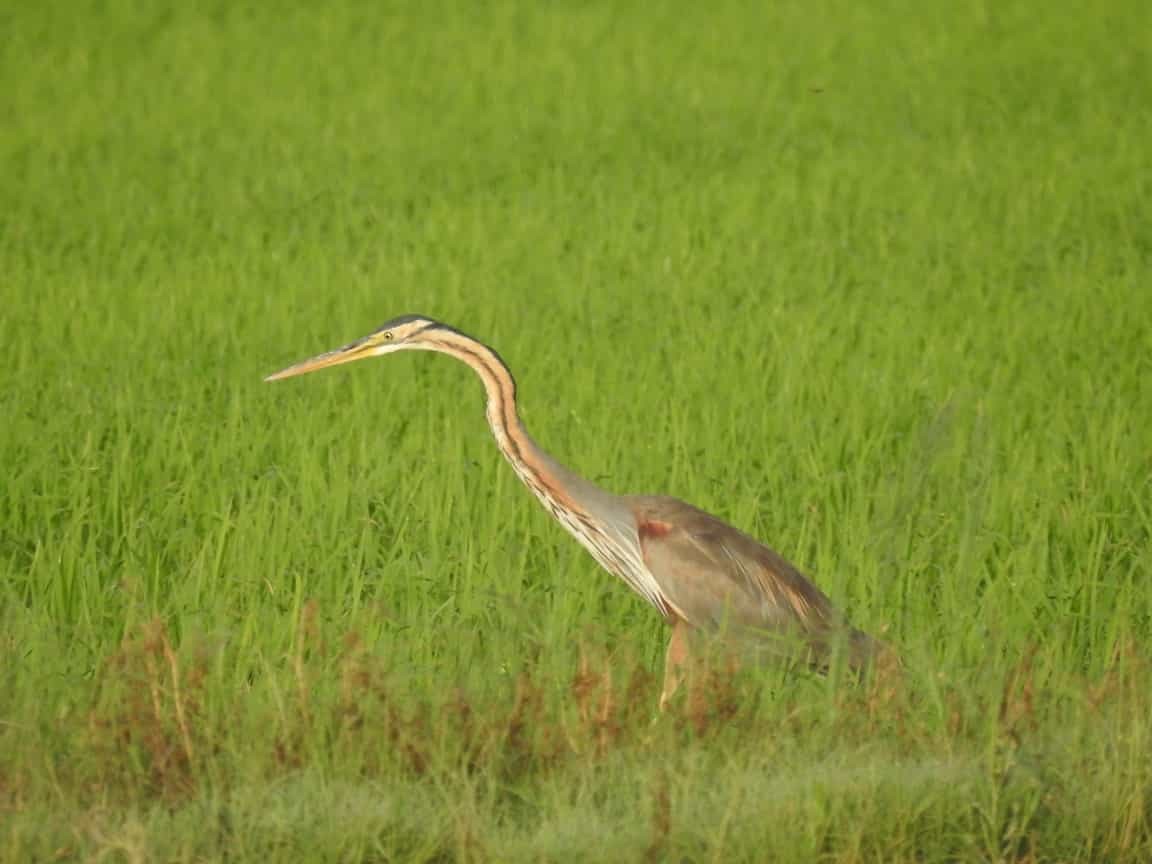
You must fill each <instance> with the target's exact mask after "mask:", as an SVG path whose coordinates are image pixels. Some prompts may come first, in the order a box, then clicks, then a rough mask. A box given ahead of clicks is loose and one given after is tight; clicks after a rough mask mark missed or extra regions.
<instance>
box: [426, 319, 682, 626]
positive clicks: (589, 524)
mask: <svg viewBox="0 0 1152 864" xmlns="http://www.w3.org/2000/svg"><path fill="white" fill-rule="evenodd" d="M419 347H421V348H427V349H429V350H432V351H439V352H441V353H444V354H451V355H452V356H453V357H455V358H456V359H458V360H461V361H463V362H464V363H467V364H468V365H469V366H471V367H472V369H473V371H475V372H476V374H477V375H479V376H480V380H481V381H483V382H484V390H485V392H486V393H487V395H488V405H487V412H486V413H487V415H488V425H489V426H491V427H492V435H493V436H494V437H495V438H496V444H497V445H498V446H499V447H500V452H501V453H503V454H504V458H505V459H507V460H508V462H509V463H510V464H511V465H512V467H513V468H514V469H515V471H516V474H517V476H519V477H520V479H521V480H522V481H524V485H525V486H527V487H528V488H529V489H530V490H531V491H532V494H533V495H535V496H536V497H537V498H538V499H539V501H540V503H541V504H543V505H544V507H545V508H546V509H547V510H548V512H549V513H551V514H552V515H553V516H554V517H555V518H556V520H557V521H558V522H560V524H561V525H563V526H564V527H565V528H566V529H567V530H568V532H569V533H570V534H572V536H573V537H575V538H576V539H577V540H578V541H580V543H581V545H583V546H584V547H585V548H586V549H587V550H588V551H589V552H590V553H591V554H592V557H593V558H595V559H596V560H597V561H598V562H599V563H600V564H601V566H603V567H604V568H605V569H607V570H608V571H609V572H610V573H615V574H616V575H617V576H619V577H620V578H622V579H623V580H624V581H625V582H627V583H628V584H629V585H630V586H631V587H632V589H633V590H634V591H636V592H637V593H638V594H640V596H642V597H644V599H645V600H647V601H648V602H649V603H651V604H652V605H653V606H654V607H655V608H656V609H657V611H659V612H660V614H661V615H664V616H667V615H668V614H669V612H668V609H669V607H668V604H667V601H666V599H665V598H664V596H663V594H662V592H661V590H660V588H659V586H658V585H657V584H656V583H655V582H654V580H653V579H652V577H651V576H650V574H648V572H647V569H646V567H645V565H644V563H643V556H642V553H641V551H640V547H639V541H638V538H637V534H636V525H635V521H634V518H633V515H632V513H631V511H630V510H629V509H628V507H627V505H626V504H625V501H624V499H623V498H620V497H619V496H616V495H612V494H611V493H609V492H606V491H604V490H603V489H601V488H600V487H599V486H597V485H596V484H594V483H590V482H589V481H587V480H585V479H584V478H583V477H581V476H580V475H578V474H576V473H575V472H574V471H570V470H569V469H568V468H566V467H565V466H563V465H561V464H560V463H559V462H557V461H556V460H555V459H553V458H552V457H551V456H550V455H548V454H547V453H545V452H544V450H543V449H541V448H540V446H539V445H538V444H537V443H536V442H535V441H533V440H532V437H531V436H530V435H529V434H528V431H527V430H526V429H525V428H524V424H523V423H522V422H521V421H520V415H519V413H518V412H517V410H516V381H515V380H514V379H513V378H512V373H511V372H509V371H508V367H507V366H506V365H505V364H504V361H503V360H501V359H500V355H499V354H497V353H496V352H495V351H493V350H492V349H491V348H489V347H488V346H487V345H485V344H484V343H482V342H478V341H476V340H475V339H473V338H472V337H470V336H465V335H464V334H463V333H461V332H459V331H458V330H452V329H450V328H447V327H443V328H437V329H436V331H435V332H434V333H431V334H429V335H428V336H426V337H425V338H424V339H423V340H422V343H421V344H420V346H419Z"/></svg>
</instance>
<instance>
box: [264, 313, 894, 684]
mask: <svg viewBox="0 0 1152 864" xmlns="http://www.w3.org/2000/svg"><path fill="white" fill-rule="evenodd" d="M402 349H422V350H428V351H436V352H439V353H443V354H449V355H451V356H453V357H455V358H457V359H458V360H461V361H462V362H464V363H467V364H468V365H469V366H470V367H471V368H472V369H473V370H474V371H475V372H476V373H477V375H479V376H480V379H481V381H482V382H483V384H484V389H485V392H486V395H487V405H486V414H487V418H488V424H489V426H490V427H491V429H492V434H493V436H494V437H495V439H496V444H497V446H498V447H499V448H500V451H501V452H502V453H503V454H504V456H505V458H506V459H507V460H508V462H509V464H511V466H512V468H513V469H514V470H515V471H516V474H517V475H518V476H519V477H520V479H521V480H522V481H523V482H524V484H525V485H526V486H527V487H528V488H529V490H531V492H532V493H533V494H534V495H535V496H536V497H537V498H538V499H539V500H540V503H541V504H543V505H544V507H545V509H547V510H548V512H549V513H551V514H552V515H553V516H554V517H555V518H556V519H557V521H559V522H560V524H561V525H563V526H564V527H565V528H566V529H567V530H568V531H569V532H570V533H571V534H572V535H573V536H574V537H575V538H576V539H577V540H578V541H580V543H581V544H582V545H583V546H584V547H585V548H586V549H587V550H588V551H589V552H590V553H591V554H592V557H593V558H595V559H596V561H597V562H599V564H600V565H601V566H602V567H604V569H606V570H608V571H609V572H610V573H612V574H614V575H616V576H618V577H620V578H621V579H622V580H623V581H624V582H625V583H627V584H628V586H629V587H630V588H632V589H633V590H634V591H635V592H636V593H637V594H639V595H640V596H641V597H643V598H644V599H645V600H646V601H647V602H648V603H649V604H650V605H652V606H653V607H654V608H655V609H656V611H658V612H659V613H660V614H661V615H662V616H663V617H664V618H665V620H666V621H668V622H669V623H670V624H671V625H672V638H671V640H670V642H669V645H668V653H667V658H666V663H665V678H664V692H663V693H662V695H661V699H660V704H661V706H662V707H663V706H664V704H665V703H666V702H667V700H668V698H669V697H670V696H671V695H672V693H673V692H674V691H675V689H676V688H677V686H678V684H679V681H680V675H681V669H682V667H683V666H684V664H685V663H686V662H687V659H688V657H687V654H688V651H689V647H688V638H687V637H688V634H689V633H690V632H692V631H704V632H712V633H721V634H722V635H723V636H724V637H725V640H726V641H727V642H729V643H731V644H737V645H742V646H748V647H749V648H750V649H759V650H763V651H764V652H765V653H767V654H769V655H777V656H786V657H793V658H798V659H802V660H804V661H806V662H808V663H810V664H812V665H814V666H817V667H824V666H826V665H827V664H828V662H829V660H830V657H831V655H832V653H833V652H834V651H835V650H837V646H842V647H841V648H840V649H839V650H842V652H843V655H844V657H845V658H846V660H847V661H848V662H849V663H850V664H851V665H853V666H856V667H861V666H864V665H865V664H867V663H868V661H869V660H871V659H873V658H874V657H875V656H877V655H878V654H879V653H880V652H881V651H883V650H884V648H883V646H881V645H880V643H878V642H876V641H875V640H873V639H871V638H870V637H869V636H867V635H865V634H864V633H862V632H860V631H859V630H856V629H854V628H852V627H851V626H849V625H848V624H847V623H846V622H845V621H844V619H843V618H842V617H841V615H840V614H839V613H838V612H837V611H836V609H835V608H834V607H833V606H832V603H831V602H830V601H829V599H828V598H827V597H826V596H825V595H824V593H823V592H821V591H820V589H819V588H817V587H816V586H815V585H813V584H812V583H811V582H810V581H808V580H807V579H806V578H805V577H804V576H803V575H802V574H801V573H800V572H799V571H798V570H797V569H796V568H795V567H793V566H792V565H791V564H790V563H788V561H786V560H785V559H784V558H782V557H781V556H780V555H778V554H777V553H776V552H774V551H773V550H772V549H770V548H768V547H767V546H765V545H764V544H762V543H760V542H759V541H758V540H756V539H754V538H752V537H750V536H748V535H747V534H744V533H743V532H741V531H739V530H737V529H736V528H734V527H732V526H731V525H729V524H727V523H726V522H724V521H722V520H720V519H718V518H717V517H715V516H713V515H711V514H709V513H706V512H704V511H703V510H700V509H698V508H696V507H693V506H692V505H690V504H687V503H685V502H683V501H680V500H678V499H676V498H670V497H665V496H647V495H616V494H613V493H611V492H608V491H607V490H605V489H602V488H601V487H599V486H597V485H596V484H594V483H592V482H590V481H588V480H586V479H584V478H583V477H581V476H579V475H578V474H576V473H575V472H573V471H571V470H570V469H568V468H567V467H565V466H564V465H562V464H561V463H560V462H558V461H557V460H556V459H554V458H552V457H551V456H550V455H549V454H548V453H546V452H545V451H544V450H543V449H542V448H541V447H540V446H539V445H538V444H536V442H535V441H534V440H533V439H532V437H531V436H530V435H529V434H528V432H527V430H526V429H525V428H524V424H523V423H522V422H521V420H520V417H519V413H518V411H517V404H516V383H515V380H514V379H513V377H512V374H511V372H510V371H509V370H508V367H507V366H506V365H505V363H504V362H503V360H501V359H500V356H499V355H498V354H497V353H496V352H495V351H493V350H492V349H491V348H489V347H488V346H487V345H484V344H483V343H481V342H479V341H477V340H475V339H473V338H471V337H470V336H466V335H465V334H463V333H461V332H460V331H458V330H455V329H454V328H452V327H449V326H447V325H445V324H441V323H439V322H437V321H434V320H432V319H430V318H426V317H424V316H421V315H406V316H403V317H401V318H396V319H393V320H392V321H389V322H388V323H387V324H384V325H383V326H382V327H380V328H378V329H377V330H376V331H374V332H373V333H372V334H370V335H369V336H367V337H365V338H364V339H360V340H357V341H356V342H353V343H351V344H350V345H346V346H344V347H343V348H338V349H336V350H335V351H330V352H328V353H326V354H321V355H319V356H318V357H314V358H312V359H310V360H305V361H303V362H302V363H298V364H296V365H294V366H290V367H289V368H287V369H285V370H283V371H281V372H278V373H276V374H275V375H272V376H269V379H268V380H275V379H279V378H287V377H291V376H293V375H300V374H303V373H305V372H311V371H314V370H316V369H321V368H324V367H326V366H333V365H337V364H339V363H346V362H351V361H352V360H358V359H362V358H364V357H370V356H376V355H379V354H386V353H391V352H392V351H397V350H402Z"/></svg>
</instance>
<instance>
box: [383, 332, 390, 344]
mask: <svg viewBox="0 0 1152 864" xmlns="http://www.w3.org/2000/svg"><path fill="white" fill-rule="evenodd" d="M384 341H385V342H391V341H392V331H391V330H385V331H384Z"/></svg>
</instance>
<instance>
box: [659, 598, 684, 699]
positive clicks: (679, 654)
mask: <svg viewBox="0 0 1152 864" xmlns="http://www.w3.org/2000/svg"><path fill="white" fill-rule="evenodd" d="M687 662H688V623H687V622H686V621H684V619H683V618H677V619H676V620H675V621H674V622H673V623H672V636H671V638H669V640H668V650H667V652H666V653H665V654H664V692H663V693H661V694H660V710H661V711H663V710H664V709H665V708H667V707H668V700H670V699H671V698H672V694H673V693H675V692H676V688H677V687H679V686H680V680H681V670H682V668H683V666H684V664H685V663H687Z"/></svg>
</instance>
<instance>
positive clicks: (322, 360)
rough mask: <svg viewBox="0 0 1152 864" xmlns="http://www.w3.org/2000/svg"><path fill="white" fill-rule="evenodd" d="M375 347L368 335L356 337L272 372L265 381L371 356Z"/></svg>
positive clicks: (290, 376)
mask: <svg viewBox="0 0 1152 864" xmlns="http://www.w3.org/2000/svg"><path fill="white" fill-rule="evenodd" d="M374 347H376V346H375V343H373V342H372V340H371V338H370V337H367V336H365V337H364V338H363V339H357V340H356V341H355V342H351V343H349V344H347V345H345V346H344V347H343V348H337V349H336V350H334V351H327V352H325V353H323V354H317V355H316V356H315V357H309V358H308V359H307V360H301V361H300V362H299V363H295V364H293V365H292V366H289V367H288V368H287V369H281V370H280V371H279V372H276V373H273V374H272V375H269V376H268V377H267V378H265V379H264V380H265V381H279V380H280V379H281V378H292V377H294V376H296V375H304V374H305V373H307V372H315V371H316V370H317V369H324V368H326V367H328V366H339V365H340V364H341V363H351V362H352V361H353V360H363V359H364V358H365V357H371V356H372V354H371V349H372V348H374Z"/></svg>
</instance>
